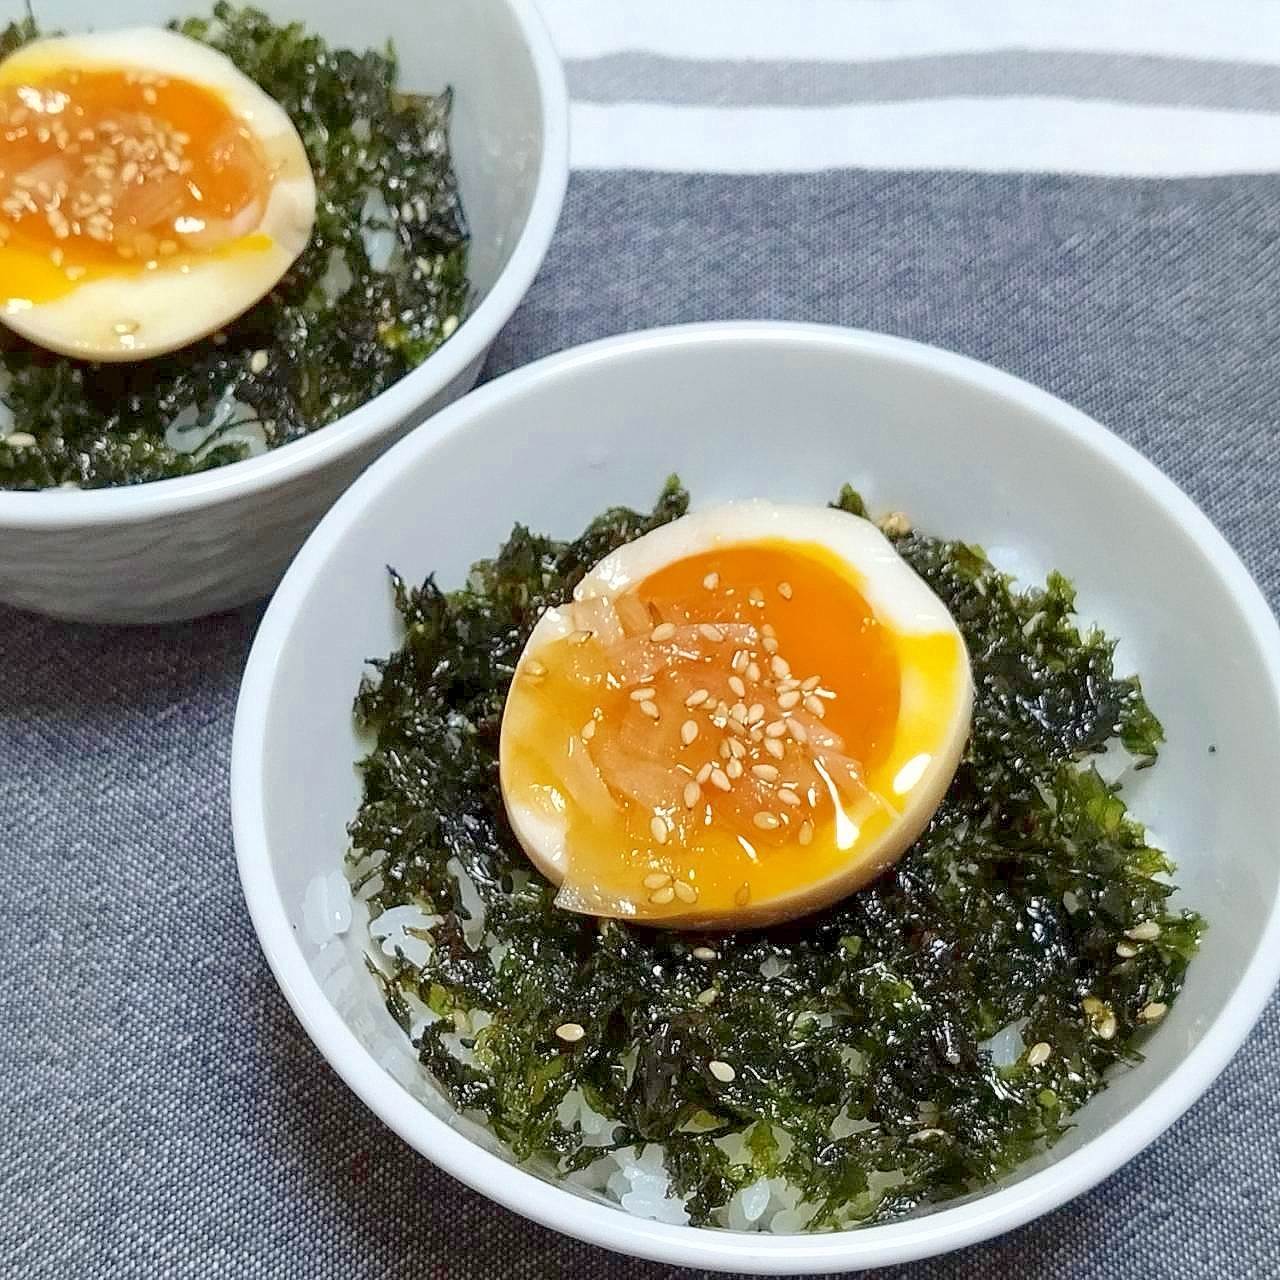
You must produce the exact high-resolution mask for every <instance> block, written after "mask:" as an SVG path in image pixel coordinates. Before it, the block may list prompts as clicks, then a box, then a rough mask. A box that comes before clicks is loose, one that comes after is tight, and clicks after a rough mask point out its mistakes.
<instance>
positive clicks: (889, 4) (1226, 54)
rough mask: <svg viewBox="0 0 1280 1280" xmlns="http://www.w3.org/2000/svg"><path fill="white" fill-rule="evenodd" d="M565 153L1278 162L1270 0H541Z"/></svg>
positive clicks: (794, 159) (650, 163)
mask: <svg viewBox="0 0 1280 1280" xmlns="http://www.w3.org/2000/svg"><path fill="white" fill-rule="evenodd" d="M541 8H542V10H543V13H544V15H545V17H546V19H547V22H548V24H549V26H550V27H551V31H552V35H553V38H554V39H555V41H556V45H557V47H558V48H559V50H560V52H561V54H562V56H563V57H564V59H565V62H566V71H567V75H568V80H569V88H570V93H571V95H572V97H573V117H572V127H573V163H574V167H575V168H578V169H656V170H666V171H674V172H713V173H714V172H720V173H756V172H777V171H786V172H805V171H813V170H821V169H831V168H845V167H851V168H875V169H900V170H919V169H944V170H945V169H964V170H969V171H980V172H982V171H985V172H1019V173H1069V174H1093V175H1100V176H1116V177H1121V176H1129V177H1186V176H1200V175H1211V174H1230V173H1267V172H1272V171H1275V170H1277V169H1280V5H1275V4H1269V3H1265V2H1264V0H1210V2H1206V0H1167V2H1164V3H1161V2H1158V0H1072V2H1071V3H1053V4H1045V3H1035V2H1034V0H804V3H803V4H800V3H797V2H796V0H542V2H541Z"/></svg>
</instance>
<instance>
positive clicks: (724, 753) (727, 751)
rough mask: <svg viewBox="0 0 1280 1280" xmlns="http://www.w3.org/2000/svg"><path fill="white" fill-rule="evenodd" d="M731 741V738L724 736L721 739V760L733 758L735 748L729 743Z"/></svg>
mask: <svg viewBox="0 0 1280 1280" xmlns="http://www.w3.org/2000/svg"><path fill="white" fill-rule="evenodd" d="M735 741H736V739H735ZM729 742H730V739H729V738H723V739H721V741H720V759H721V760H731V759H733V748H732V747H731V746H730V745H729Z"/></svg>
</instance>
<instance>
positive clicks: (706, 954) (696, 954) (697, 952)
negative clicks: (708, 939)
mask: <svg viewBox="0 0 1280 1280" xmlns="http://www.w3.org/2000/svg"><path fill="white" fill-rule="evenodd" d="M693 958H694V959H695V960H718V959H719V958H720V957H719V955H718V954H717V953H716V952H715V950H714V949H713V948H711V947H694V949H693Z"/></svg>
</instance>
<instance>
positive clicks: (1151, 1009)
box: [1138, 1000, 1169, 1022]
mask: <svg viewBox="0 0 1280 1280" xmlns="http://www.w3.org/2000/svg"><path fill="white" fill-rule="evenodd" d="M1168 1012H1169V1006H1168V1005H1167V1004H1165V1002H1164V1001H1163V1000H1152V1001H1151V1002H1150V1003H1149V1004H1144V1005H1143V1006H1142V1008H1141V1009H1140V1010H1139V1011H1138V1017H1139V1018H1141V1019H1142V1021H1143V1022H1159V1021H1160V1019H1161V1018H1163V1017H1164V1015H1165V1014H1166V1013H1168Z"/></svg>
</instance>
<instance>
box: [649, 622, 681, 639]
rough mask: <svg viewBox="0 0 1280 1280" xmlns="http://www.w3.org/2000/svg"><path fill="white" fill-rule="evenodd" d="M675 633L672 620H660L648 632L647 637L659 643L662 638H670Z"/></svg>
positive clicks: (674, 625)
mask: <svg viewBox="0 0 1280 1280" xmlns="http://www.w3.org/2000/svg"><path fill="white" fill-rule="evenodd" d="M675 633H676V624H675V623H674V622H660V623H658V625H657V626H656V627H654V629H653V630H652V631H650V632H649V639H650V640H653V641H654V642H655V643H657V644H661V643H662V642H663V641H664V640H670V639H671V638H672V637H673V636H674V635H675Z"/></svg>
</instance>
